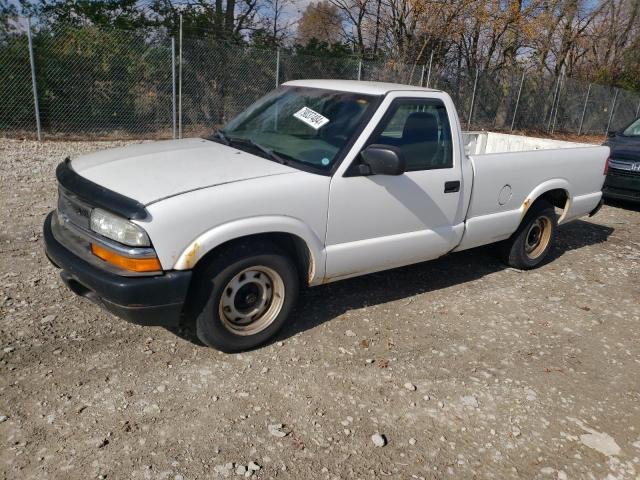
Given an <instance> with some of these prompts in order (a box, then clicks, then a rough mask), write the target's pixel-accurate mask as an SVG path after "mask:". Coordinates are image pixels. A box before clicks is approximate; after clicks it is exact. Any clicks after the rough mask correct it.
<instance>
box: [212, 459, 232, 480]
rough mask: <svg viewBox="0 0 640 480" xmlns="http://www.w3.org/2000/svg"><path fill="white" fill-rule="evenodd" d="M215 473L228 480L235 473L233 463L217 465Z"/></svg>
mask: <svg viewBox="0 0 640 480" xmlns="http://www.w3.org/2000/svg"><path fill="white" fill-rule="evenodd" d="M213 471H214V472H215V473H217V474H218V475H220V476H223V477H225V478H227V477H228V476H229V475H231V472H232V471H233V463H231V462H229V463H225V464H224V465H216V466H215V467H213Z"/></svg>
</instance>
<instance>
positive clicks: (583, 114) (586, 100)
mask: <svg viewBox="0 0 640 480" xmlns="http://www.w3.org/2000/svg"><path fill="white" fill-rule="evenodd" d="M590 93H591V84H589V88H587V96H586V97H585V99H584V107H582V115H581V116H580V126H579V127H578V135H582V126H583V125H584V116H585V114H586V113H587V103H589V94H590Z"/></svg>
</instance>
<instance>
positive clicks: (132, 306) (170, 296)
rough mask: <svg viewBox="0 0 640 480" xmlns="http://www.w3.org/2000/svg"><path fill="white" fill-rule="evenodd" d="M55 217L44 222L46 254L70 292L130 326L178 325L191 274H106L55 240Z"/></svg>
mask: <svg viewBox="0 0 640 480" xmlns="http://www.w3.org/2000/svg"><path fill="white" fill-rule="evenodd" d="M54 213H55V212H51V213H50V214H49V215H48V216H47V218H46V220H45V221H44V243H45V252H46V254H47V257H48V258H49V260H51V262H52V263H53V264H54V265H55V266H56V267H58V268H61V269H62V272H61V273H60V277H61V278H62V281H63V282H64V283H65V285H66V286H67V287H68V288H69V289H70V290H71V291H73V292H74V293H76V294H77V295H81V296H83V297H85V298H88V299H89V300H91V301H92V302H94V303H97V304H98V305H100V306H102V307H104V308H105V309H106V310H108V311H110V312H111V313H113V314H114V315H116V316H118V317H120V318H123V319H124V320H127V321H129V322H132V323H137V324H140V325H162V326H165V327H175V326H177V325H178V324H179V322H180V316H181V314H182V311H183V307H184V303H185V299H186V297H187V291H188V289H189V284H190V282H191V272H190V271H171V272H165V273H163V274H162V275H156V276H137V277H123V276H121V275H117V274H114V273H111V272H107V271H105V270H103V269H100V268H99V267H97V266H95V265H93V264H91V263H89V262H87V261H86V260H84V259H82V258H80V257H78V256H77V255H75V254H74V253H72V252H71V251H69V250H68V249H67V248H65V247H64V245H62V244H61V243H60V242H58V241H57V240H56V238H55V237H54V236H53V232H52V230H51V220H52V217H53V215H54Z"/></svg>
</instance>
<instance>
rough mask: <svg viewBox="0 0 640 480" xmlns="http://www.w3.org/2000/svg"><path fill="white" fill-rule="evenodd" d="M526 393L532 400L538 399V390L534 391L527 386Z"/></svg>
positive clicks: (528, 398)
mask: <svg viewBox="0 0 640 480" xmlns="http://www.w3.org/2000/svg"><path fill="white" fill-rule="evenodd" d="M524 393H525V395H526V396H527V400H529V401H530V402H533V401H534V400H537V399H538V395H537V394H536V392H534V391H533V390H531V389H530V388H525V389H524Z"/></svg>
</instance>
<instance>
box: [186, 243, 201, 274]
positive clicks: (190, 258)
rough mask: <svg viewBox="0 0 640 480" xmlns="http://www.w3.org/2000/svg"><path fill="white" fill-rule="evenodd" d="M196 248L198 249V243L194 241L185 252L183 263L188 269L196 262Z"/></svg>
mask: <svg viewBox="0 0 640 480" xmlns="http://www.w3.org/2000/svg"><path fill="white" fill-rule="evenodd" d="M198 250H200V245H199V244H198V242H194V243H193V245H191V247H189V250H187V253H185V255H184V263H185V266H186V267H187V268H188V269H189V268H193V267H194V266H195V265H196V262H197V261H198Z"/></svg>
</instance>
